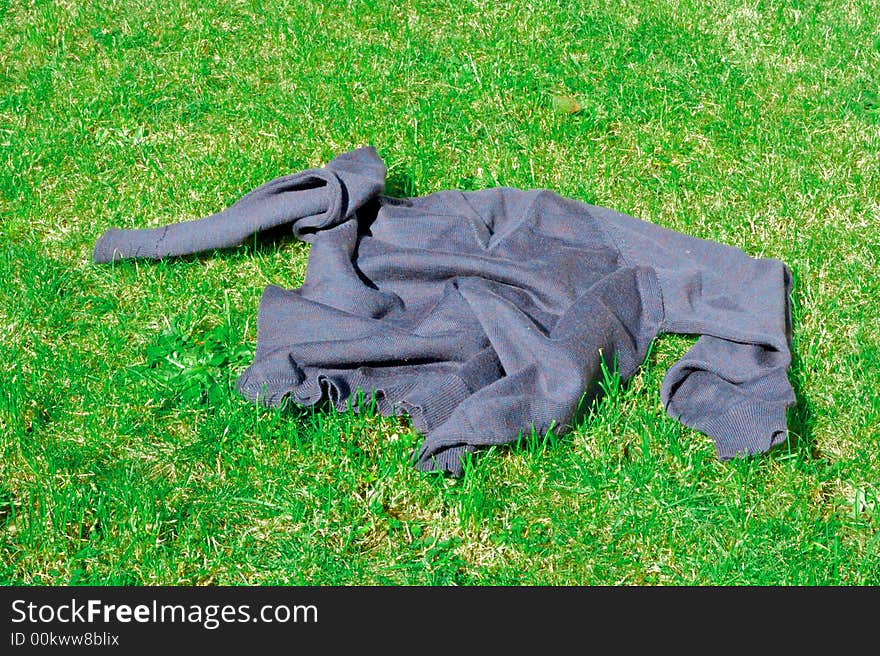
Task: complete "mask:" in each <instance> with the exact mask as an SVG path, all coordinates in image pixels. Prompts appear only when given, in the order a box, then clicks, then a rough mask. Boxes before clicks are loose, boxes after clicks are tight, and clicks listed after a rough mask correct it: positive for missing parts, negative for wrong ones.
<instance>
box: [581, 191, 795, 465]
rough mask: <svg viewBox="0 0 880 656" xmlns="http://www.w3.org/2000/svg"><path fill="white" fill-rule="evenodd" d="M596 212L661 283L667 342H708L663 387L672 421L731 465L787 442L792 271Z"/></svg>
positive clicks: (628, 256) (623, 249)
mask: <svg viewBox="0 0 880 656" xmlns="http://www.w3.org/2000/svg"><path fill="white" fill-rule="evenodd" d="M591 211H592V213H593V214H594V215H595V216H596V217H597V219H599V220H600V222H601V225H603V227H604V228H605V230H606V232H607V233H608V234H609V236H610V237H611V239H612V241H614V242H615V244H616V245H617V247H618V249H619V250H620V253H621V256H622V257H623V258H624V259H625V260H627V261H628V262H629V263H630V264H641V265H644V266H649V267H652V268H653V269H654V270H655V272H656V273H657V278H658V280H659V286H660V290H661V291H660V293H661V296H662V303H663V314H664V318H663V322H662V325H661V332H666V333H686V334H697V335H700V337H699V339H698V340H697V342H696V343H695V344H694V345H693V347H692V348H691V349H690V350H689V351H688V352H687V353H686V354H685V355H684V356H683V357H682V358H681V360H679V361H678V362H677V363H675V364H674V365H673V366H672V367H671V368H670V370H669V371H668V372H667V374H666V376H665V378H664V380H663V384H662V387H661V398H662V401H663V404H664V407H665V408H666V411H667V413H668V414H669V415H670V416H672V417H674V418H676V419H678V420H679V421H681V422H682V423H683V424H685V425H686V426H689V427H691V428H694V429H696V430H699V431H701V432H703V433H705V434H707V435H709V436H711V437H712V438H713V439H714V440H715V447H716V451H717V453H718V456H719V458H721V459H722V460H728V459H730V458H733V457H734V456H737V455H752V454H756V453H762V452H764V451H767V450H769V449H770V448H771V447H773V446H775V445H776V444H779V443H780V442H783V441H784V440H785V439H786V435H787V427H786V409H787V408H788V407H790V406H792V405H794V402H795V396H794V391H793V389H792V387H791V384H790V383H789V380H788V368H789V365H790V363H791V317H790V307H789V294H790V291H791V273H790V271H789V270H788V267H786V266H785V264H783V263H782V262H781V261H779V260H776V259H772V258H753V257H749V256H748V255H746V254H745V253H744V252H743V251H741V250H740V249H738V248H734V247H731V246H725V245H723V244H719V243H717V242H712V241H706V240H702V239H697V238H694V237H689V236H687V235H683V234H680V233H677V232H674V231H672V230H668V229H666V228H662V227H660V226H657V225H654V224H651V223H647V222H645V221H641V220H639V219H635V218H633V217H630V216H627V215H625V214H621V213H619V212H614V211H612V210H608V209H605V208H598V207H596V208H592V209H591Z"/></svg>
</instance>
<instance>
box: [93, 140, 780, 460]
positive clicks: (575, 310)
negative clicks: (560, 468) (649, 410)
mask: <svg viewBox="0 0 880 656" xmlns="http://www.w3.org/2000/svg"><path fill="white" fill-rule="evenodd" d="M385 174H386V169H385V166H384V164H383V162H382V160H381V159H380V158H379V156H378V155H377V153H376V151H375V149H374V148H372V147H364V148H358V149H356V150H352V151H350V152H346V153H343V154H341V155H339V156H337V157H336V158H334V159H333V160H332V161H330V162H329V163H328V164H326V165H325V166H324V167H322V168H315V169H310V170H306V171H302V172H300V173H295V174H292V175H287V176H284V177H281V178H277V179H275V180H272V181H271V182H268V183H266V184H265V185H263V186H261V187H259V188H257V189H255V190H254V191H251V192H250V193H248V194H247V195H245V196H244V197H242V198H241V199H240V200H239V201H238V202H236V203H235V204H233V205H232V206H231V207H229V208H228V209H225V210H223V211H221V212H219V213H217V214H213V215H211V216H208V217H206V218H203V219H199V220H194V221H186V222H181V223H177V224H173V225H168V226H164V227H160V228H151V229H143V230H116V229H111V230H108V231H107V232H105V233H104V235H103V236H102V237H101V238H100V239H99V240H98V241H97V243H96V245H95V248H94V254H93V259H94V262H96V263H102V262H111V261H114V260H117V259H120V258H154V259H159V258H164V257H169V256H175V255H184V254H190V253H196V252H199V251H206V250H210V249H218V248H227V247H232V246H235V245H239V244H242V243H244V242H246V241H247V240H248V239H249V238H252V237H253V236H254V235H256V234H257V233H261V232H263V231H268V230H279V229H280V230H286V229H287V228H289V229H290V230H292V232H293V234H294V235H295V236H296V237H297V238H299V239H300V240H303V241H305V242H308V243H309V244H310V245H311V246H310V250H309V259H308V265H307V269H306V274H305V281H304V283H303V284H302V286H300V287H299V288H298V289H284V288H282V287H277V286H274V285H270V286H268V287H267V288H266V289H265V291H264V293H263V296H262V299H261V301H260V306H259V311H258V317H257V344H256V353H255V356H254V361H253V363H252V364H251V365H250V367H248V369H247V370H246V371H244V373H243V374H242V375H241V376H240V378H239V380H238V388H239V390H240V392H241V393H242V394H243V395H244V396H245V397H247V398H248V399H251V400H253V401H255V402H260V403H263V404H266V405H268V406H281V405H282V404H283V403H285V402H286V401H287V400H288V399H289V400H291V401H294V402H296V403H298V404H302V405H307V406H308V405H313V404H315V403H318V402H319V401H322V400H327V399H329V401H330V402H332V404H333V405H334V406H335V407H336V408H337V409H344V408H345V407H346V406H347V405H349V404H350V405H353V406H355V409H357V403H358V400H359V399H369V400H370V401H372V402H375V403H376V406H377V407H378V409H379V411H380V412H381V413H382V414H385V415H390V414H402V413H406V414H408V415H409V416H410V417H411V419H412V423H413V426H414V427H415V428H416V429H417V430H418V431H420V432H421V433H422V434H424V441H423V443H422V445H421V448H419V449H417V450H416V451H415V452H414V454H413V460H414V463H415V465H416V466H417V467H418V468H419V469H422V470H442V471H445V472H448V473H450V474H452V475H456V476H458V475H461V473H462V456H463V455H464V454H465V453H467V452H473V451H474V450H476V449H479V448H481V447H485V446H487V445H496V444H503V443H509V442H512V441H515V440H517V439H519V438H520V437H521V436H523V435H530V434H532V432H536V433H537V434H538V435H543V434H544V433H545V432H546V431H548V430H551V429H552V430H554V431H555V432H556V433H557V434H562V433H564V432H565V431H566V430H568V429H570V428H571V426H572V424H573V423H574V422H576V421H577V418H578V413H579V412H580V411H582V410H583V408H584V407H585V401H588V400H589V399H590V398H592V397H593V396H595V395H596V393H597V389H598V387H599V386H598V384H597V382H598V381H599V380H601V379H602V375H603V372H602V367H603V365H604V366H606V367H608V368H613V367H615V366H616V367H617V370H618V372H619V375H620V378H621V379H622V380H624V381H625V380H626V379H628V378H630V377H631V376H632V375H633V374H634V373H635V371H636V370H637V368H638V366H639V365H640V364H641V362H642V361H643V360H644V358H645V356H646V353H647V350H648V347H649V345H650V343H651V341H652V340H653V339H654V337H655V336H657V335H658V334H660V333H688V334H695V335H699V336H700V337H699V339H697V341H696V343H695V344H694V345H693V347H692V348H691V349H690V350H688V351H687V353H686V354H685V355H684V356H683V357H682V358H681V359H680V360H679V361H678V362H676V363H675V364H674V365H673V366H672V367H671V368H670V369H669V371H668V372H667V373H666V376H665V378H664V381H663V384H662V388H661V393H660V394H661V398H662V402H663V405H664V407H665V409H666V411H667V412H668V414H669V415H670V416H671V417H673V418H675V419H678V420H679V421H681V422H682V423H683V424H685V425H687V426H690V427H692V428H695V429H696V430H699V431H701V432H703V433H705V434H707V435H709V436H711V437H712V438H714V442H715V447H716V450H717V455H718V457H719V458H721V459H722V460H726V459H729V458H732V457H734V456H736V455H751V454H757V453H761V452H764V451H767V450H768V449H770V448H771V447H772V446H774V445H776V444H778V443H780V442H782V441H783V440H784V439H785V438H786V408H787V407H789V406H791V405H793V404H794V399H795V397H794V394H793V391H792V387H791V385H790V384H789V380H788V377H787V372H788V368H789V364H790V361H791V351H790V313H789V293H790V289H791V275H790V273H789V270H788V268H787V267H786V266H785V265H784V264H783V263H782V262H781V261H779V260H776V259H771V258H753V257H749V256H748V255H746V254H745V253H744V252H743V251H741V250H739V249H737V248H733V247H730V246H726V245H722V244H720V243H716V242H712V241H706V240H702V239H697V238H694V237H690V236H687V235H684V234H681V233H678V232H674V231H671V230H668V229H665V228H662V227H660V226H657V225H654V224H651V223H648V222H645V221H642V220H639V219H636V218H633V217H631V216H627V215H625V214H622V213H620V212H616V211H614V210H611V209H607V208H604V207H597V206H593V205H588V204H586V203H583V202H580V201H578V200H574V199H571V198H566V197H562V196H560V195H558V194H556V193H554V192H552V191H549V190H546V189H536V190H520V189H513V188H508V187H498V188H491V189H484V190H479V191H454V190H448V191H439V192H436V193H432V194H428V195H425V196H421V197H414V198H392V197H389V196H386V195H384V194H383V191H384V182H385ZM358 390H361V391H362V392H363V394H357V391H358Z"/></svg>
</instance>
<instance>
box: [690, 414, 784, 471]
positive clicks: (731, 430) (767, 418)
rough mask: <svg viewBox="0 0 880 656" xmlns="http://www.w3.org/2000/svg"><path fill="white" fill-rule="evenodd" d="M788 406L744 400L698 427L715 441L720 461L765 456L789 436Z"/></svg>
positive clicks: (702, 422)
mask: <svg viewBox="0 0 880 656" xmlns="http://www.w3.org/2000/svg"><path fill="white" fill-rule="evenodd" d="M786 407H787V404H786V403H785V402H784V401H778V402H774V401H744V402H742V403H740V404H738V405H735V406H734V407H733V408H731V409H730V410H728V411H726V412H724V413H722V414H720V415H716V416H713V417H710V418H709V419H705V420H703V421H701V422H700V423H699V424H698V425H697V426H695V428H697V430H700V431H702V432H703V433H706V434H707V435H709V436H711V437H712V438H714V440H715V450H716V451H717V452H718V457H719V458H720V459H721V460H730V459H731V458H734V457H736V456H750V455H755V454H758V453H764V452H766V451H769V450H770V449H771V448H772V447H774V446H776V445H777V444H780V443H782V442H784V441H785V439H786V437H787V436H788V430H787V426H786V420H785V411H786Z"/></svg>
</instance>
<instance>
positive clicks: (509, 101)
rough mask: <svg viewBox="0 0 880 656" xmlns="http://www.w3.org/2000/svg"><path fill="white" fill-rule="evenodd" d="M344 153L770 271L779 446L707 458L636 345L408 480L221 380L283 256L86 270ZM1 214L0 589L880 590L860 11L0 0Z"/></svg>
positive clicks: (300, 263)
mask: <svg viewBox="0 0 880 656" xmlns="http://www.w3.org/2000/svg"><path fill="white" fill-rule="evenodd" d="M268 4H271V6H266V5H268ZM509 4H515V5H517V6H516V7H515V8H510V7H509V6H508V5H509ZM366 143H370V144H373V145H375V146H376V147H377V148H378V150H379V152H380V154H381V155H382V156H383V157H384V158H385V160H386V163H387V164H388V167H389V177H390V179H389V186H390V191H391V192H392V193H396V194H399V195H409V194H424V193H429V192H432V191H435V190H439V189H443V188H461V189H477V188H482V187H486V186H492V185H510V186H516V187H547V188H551V189H554V190H556V191H558V192H560V193H562V194H565V195H569V196H573V197H575V198H580V199H582V200H585V201H588V202H592V203H596V204H599V205H605V206H608V207H612V208H615V209H617V210H620V211H624V212H627V213H629V214H633V215H635V216H638V217H640V218H643V219H646V220H650V221H653V222H656V223H658V224H662V225H664V226H667V227H670V228H673V229H676V230H680V231H683V232H687V233H689V234H693V235H696V236H700V237H705V238H709V239H715V240H719V241H723V242H725V243H729V244H733V245H737V246H740V247H742V248H743V249H745V250H746V251H747V252H749V253H751V254H753V255H765V256H773V257H778V258H781V259H783V260H784V261H786V262H787V263H788V264H789V265H790V266H791V268H792V270H793V272H794V275H795V290H794V295H793V304H794V305H793V321H794V347H795V358H794V363H793V366H792V369H791V372H790V375H791V379H792V381H793V383H794V384H795V386H796V388H797V394H798V401H799V404H798V406H797V407H796V408H794V409H793V410H791V411H790V414H789V426H790V434H789V440H788V441H787V442H786V443H785V444H784V445H782V446H780V447H779V448H777V449H775V450H774V451H772V452H771V453H769V454H767V455H765V456H762V457H757V458H752V459H747V460H737V461H734V462H731V463H727V464H725V463H721V462H719V461H718V460H717V458H716V457H715V453H714V448H713V445H712V442H711V440H710V439H709V438H708V437H706V436H704V435H702V434H700V433H697V432H695V431H691V430H689V429H686V428H683V427H682V426H681V425H679V424H678V423H677V422H675V421H673V420H671V419H669V418H668V417H666V416H665V414H664V412H663V409H662V407H661V405H660V399H659V387H660V382H661V380H662V377H663V374H664V373H665V371H666V370H667V369H668V367H669V366H670V365H671V364H672V363H673V362H674V361H675V360H676V359H677V357H679V356H680V355H681V354H682V353H683V352H684V350H686V348H687V347H688V345H689V344H690V343H691V341H692V338H687V337H681V336H664V337H661V338H659V339H658V340H657V341H656V342H655V343H654V345H653V349H652V352H651V355H650V357H649V358H648V360H647V362H646V363H645V366H644V368H643V369H642V370H641V371H640V372H639V373H638V375H637V376H636V377H635V378H634V379H633V380H632V381H631V383H630V384H629V385H628V386H625V387H621V386H620V385H619V384H618V382H617V381H615V380H614V378H613V377H611V378H610V379H609V381H608V394H607V395H606V396H605V398H604V400H603V401H602V402H601V404H599V405H598V406H596V407H594V408H593V410H592V412H591V413H590V414H589V415H588V417H587V418H586V419H585V420H584V422H583V423H582V424H581V425H579V426H578V427H577V430H575V431H574V432H573V433H570V434H569V435H566V436H564V437H555V436H552V435H549V436H543V435H537V436H526V437H525V438H524V439H523V440H522V441H521V442H520V443H519V444H517V445H516V446H514V447H513V448H508V449H498V450H493V451H491V452H489V453H487V454H486V455H485V456H483V457H481V458H479V459H476V460H474V461H472V462H471V463H469V465H468V469H467V475H466V476H465V477H464V478H463V479H461V480H452V479H444V478H442V477H438V476H436V475H430V474H422V473H419V472H417V471H415V470H414V469H413V468H411V466H410V465H409V463H408V454H409V451H410V450H411V449H412V447H413V446H414V445H416V444H417V443H418V440H419V436H418V435H417V434H416V433H415V432H414V431H413V429H412V428H411V426H410V425H409V424H408V423H407V421H406V420H403V419H386V418H382V417H380V416H378V415H377V414H376V413H371V412H367V413H365V414H362V415H360V416H356V415H353V414H351V413H335V412H333V411H330V410H302V409H290V410H289V411H287V412H283V413H279V412H276V411H267V410H262V409H260V408H258V407H257V406H255V405H252V404H250V403H248V402H247V401H245V400H244V399H242V398H241V397H239V396H238V394H237V393H236V392H235V390H234V381H235V378H236V377H237V375H238V373H240V372H241V370H242V369H243V368H244V367H245V366H246V364H247V362H248V360H249V358H250V357H251V354H252V352H253V345H254V340H255V313H256V307H257V302H258V299H259V295H260V293H261V291H262V289H263V287H264V286H265V285H266V284H268V283H275V284H280V285H282V286H288V287H295V286H297V285H299V284H300V283H301V282H302V278H303V274H304V269H305V263H306V259H307V255H308V249H307V246H306V245H305V244H301V243H287V244H284V245H281V246H278V247H275V248H253V247H247V248H241V249H237V250H234V251H229V252H224V253H217V254H214V255H209V256H206V257H199V258H184V259H181V260H177V261H167V262H161V263H158V264H154V263H144V262H136V263H121V264H118V265H115V266H103V267H95V266H93V265H92V264H91V262H90V253H91V247H92V245H93V244H94V241H95V240H96V239H97V237H98V236H99V235H100V234H101V232H102V231H103V230H104V229H105V228H107V227H110V226H120V227H136V226H152V225H159V224H163V223H167V222H171V221H176V220H181V219H190V218H195V217H198V216H202V215H205V214H208V213H211V212H214V211H216V210H218V209H220V208H222V207H225V206H227V205H229V204H230V203H232V202H233V201H235V200H236V199H237V198H238V197H239V196H241V195H242V194H243V193H244V192H246V191H248V190H250V189H252V188H253V187H255V186H257V185H259V184H261V183H262V182H265V181H267V180H269V179H271V178H273V177H276V176H279V175H282V174H285V173H288V172H293V171H297V170H300V169H303V168H306V167H309V166H317V165H321V164H323V163H324V162H326V161H327V160H329V159H330V158H331V157H333V156H334V155H335V154H337V153H339V152H342V151H344V150H348V149H349V148H352V147H355V146H358V145H362V144H366ZM0 217H2V220H0V285H2V287H0V290H2V294H0V581H2V582H5V583H16V584H17V583H31V584H66V583H77V584H86V583H90V584H105V583H110V584H141V583H144V584H146V583H161V584H171V583H182V584H209V583H217V584H221V583H222V584H245V583H249V584H263V583H281V584H355V583H357V584H588V585H594V584H685V585H688V584H719V585H728V584H731V585H739V584H771V585H776V584H820V585H825V584H844V585H860V584H872V585H876V584H880V3H878V2H877V1H876V0H855V1H854V2H846V3H842V2H841V3H830V2H811V1H806V2H796V1H793V0H792V1H789V2H760V1H758V0H751V1H744V0H735V1H727V0H714V1H711V2H708V3H706V2H698V1H696V0H649V1H646V2H643V3H628V4H627V5H626V6H625V7H624V6H622V5H620V3H617V2H610V1H608V2H598V1H597V2H582V3H581V2H562V1H559V0H533V1H531V2H522V3H498V2H491V1H488V0H486V1H482V2H477V1H471V2H464V1H462V2H439V1H433V2H416V1H415V0H410V1H404V2H403V3H401V2H398V1H394V2H390V1H389V2H385V1H382V2H358V1H352V2H348V3H344V2H335V1H332V0H331V1H317V0H316V1H311V0H304V1H299V2H274V3H259V2H256V1H240V2H224V3H220V2H218V3H215V4H214V5H213V6H210V7H205V6H204V3H199V2H186V1H183V0H175V1H174V2H166V3H158V2H148V1H146V0H135V1H128V0H127V1H126V2H121V1H120V2H94V3H84V2H82V3H77V2H71V1H70V0H67V1H61V2H45V1H42V0H36V1H32V2H23V1H20V0H0Z"/></svg>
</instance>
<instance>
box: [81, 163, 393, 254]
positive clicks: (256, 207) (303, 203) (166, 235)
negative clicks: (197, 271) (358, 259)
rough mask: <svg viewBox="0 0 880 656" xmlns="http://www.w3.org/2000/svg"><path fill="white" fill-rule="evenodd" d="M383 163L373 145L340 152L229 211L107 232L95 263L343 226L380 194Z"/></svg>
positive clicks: (266, 187)
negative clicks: (275, 232)
mask: <svg viewBox="0 0 880 656" xmlns="http://www.w3.org/2000/svg"><path fill="white" fill-rule="evenodd" d="M384 185H385V165H384V164H383V163H382V160H381V159H380V158H379V156H378V155H377V153H376V151H375V149H373V148H372V147H364V148H358V149H356V150H352V151H349V152H346V153H343V154H341V155H339V156H337V157H336V158H334V159H333V160H331V161H330V162H328V163H327V165H326V166H325V167H323V168H317V169H308V170H306V171H301V172H299V173H294V174H292V175H286V176H284V177H280V178H276V179H275V180H272V181H270V182H267V183H266V184H264V185H262V186H260V187H258V188H257V189H254V190H253V191H251V192H250V193H248V194H246V195H244V196H243V197H242V198H241V199H240V200H239V201H237V202H236V203H235V204H233V205H232V206H230V207H229V208H227V209H225V210H223V211H221V212H218V213H216V214H212V215H210V216H207V217H205V218H202V219H197V220H194V221H183V222H180V223H175V224H172V225H167V226H162V227H159V228H145V229H141V230H119V229H115V228H111V229H109V230H107V231H106V232H105V233H104V234H103V235H102V236H101V238H100V239H98V241H97V243H96V244H95V248H94V251H93V253H92V259H93V261H94V262H95V263H96V264H101V263H105V262H112V261H115V260H119V259H124V258H153V259H157V260H158V259H161V258H163V257H169V256H176V255H189V254H192V253H200V252H202V251H208V250H212V249H217V248H231V247H233V246H238V245H240V244H243V243H245V242H246V241H247V240H248V239H249V238H250V237H252V236H254V235H256V234H258V233H260V232H263V231H266V230H270V229H272V228H279V227H281V226H290V228H291V230H292V232H293V234H294V235H296V236H297V237H298V238H299V239H303V240H308V239H309V235H310V234H312V233H314V232H316V231H318V230H322V229H325V228H330V227H333V226H335V225H338V224H339V223H342V222H343V221H345V220H346V219H347V218H349V217H350V216H351V215H353V214H354V212H355V211H356V210H357V209H358V207H360V206H361V205H363V204H364V203H366V202H367V201H368V200H369V199H370V198H372V197H374V196H376V195H378V194H380V193H381V192H382V190H383V188H384Z"/></svg>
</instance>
